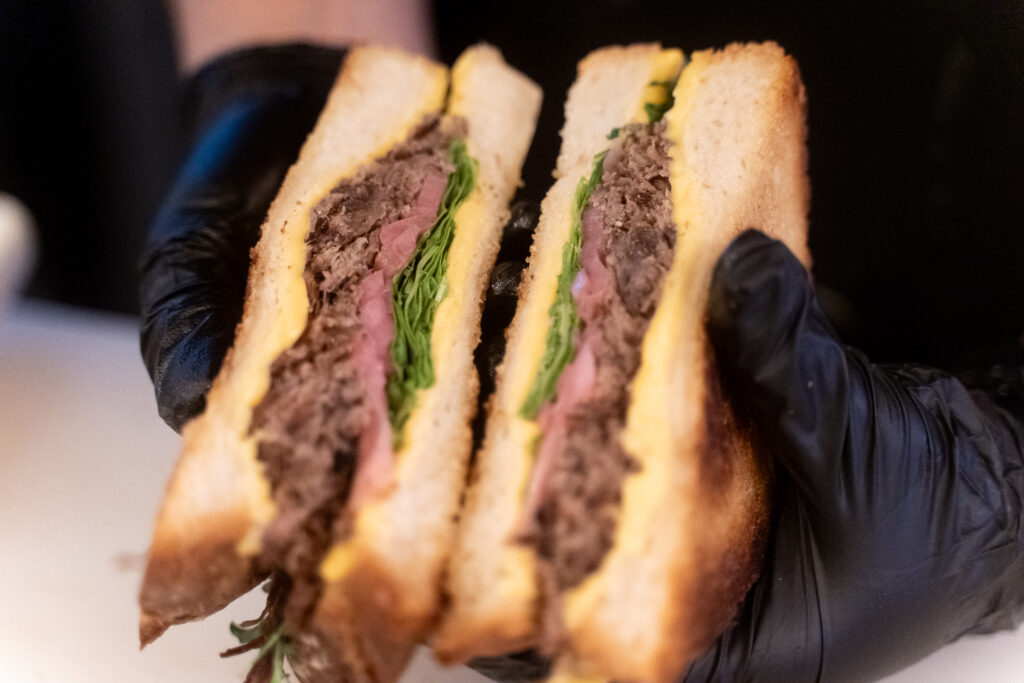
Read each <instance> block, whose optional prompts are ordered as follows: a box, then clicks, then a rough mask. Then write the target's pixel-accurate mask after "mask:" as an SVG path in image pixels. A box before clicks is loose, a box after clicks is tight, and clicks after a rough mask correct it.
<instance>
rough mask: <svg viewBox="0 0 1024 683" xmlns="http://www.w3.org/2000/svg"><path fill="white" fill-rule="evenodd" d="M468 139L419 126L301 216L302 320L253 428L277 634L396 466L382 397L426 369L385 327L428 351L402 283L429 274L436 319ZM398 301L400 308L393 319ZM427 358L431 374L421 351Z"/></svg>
mask: <svg viewBox="0 0 1024 683" xmlns="http://www.w3.org/2000/svg"><path fill="white" fill-rule="evenodd" d="M465 135H466V122H465V120H463V119H461V118H459V117H453V116H437V115H431V116H428V117H426V118H425V119H424V121H423V122H422V123H421V124H420V125H419V126H417V127H416V128H415V129H414V130H413V131H412V133H411V134H410V136H409V137H408V139H406V140H405V141H404V142H402V143H400V144H398V145H396V146H395V147H393V148H392V149H391V150H390V151H389V152H388V153H387V154H386V155H385V156H383V157H382V158H379V159H377V160H375V161H373V162H371V163H369V164H366V165H364V166H362V167H361V168H359V169H358V170H357V171H356V173H355V174H354V175H353V176H351V177H348V178H345V179H343V180H341V181H340V182H339V183H338V184H337V185H336V186H335V187H334V188H333V189H332V190H330V192H328V193H327V195H326V196H324V197H323V198H322V199H321V200H320V202H319V203H318V204H317V205H316V206H315V207H314V208H313V210H312V212H311V216H310V221H311V226H310V230H309V233H308V236H307V238H306V246H307V259H306V268H305V272H304V279H305V283H306V289H307V294H308V298H309V315H308V321H307V324H306V328H305V330H304V331H303V332H302V334H301V335H300V337H299V338H298V340H297V341H296V342H295V343H294V344H293V345H292V346H291V347H290V348H289V349H287V350H285V351H284V352H282V353H281V354H280V356H278V358H277V359H276V360H275V361H274V363H273V364H272V366H271V369H270V385H269V388H268V390H267V393H266V395H265V396H264V398H263V399H262V401H261V402H260V403H259V404H258V405H257V406H256V408H255V409H254V411H253V418H252V425H251V429H252V432H253V434H254V436H255V437H256V440H257V444H258V451H257V452H258V458H259V460H260V462H261V463H263V465H264V468H265V473H266V476H267V479H268V480H269V482H270V486H271V491H272V495H273V498H274V502H275V504H276V506H277V509H278V514H277V516H276V517H275V518H274V519H273V520H271V522H270V523H269V524H268V525H267V527H266V529H265V531H264V533H263V538H262V546H261V552H260V556H259V558H258V564H259V566H260V567H261V568H262V569H263V570H265V571H269V572H273V573H274V576H275V583H277V584H278V585H282V584H283V585H284V586H285V588H284V590H285V592H286V594H287V597H286V599H285V600H284V603H283V604H284V606H283V608H282V609H281V620H282V621H283V623H284V626H285V630H286V631H289V632H295V631H298V630H300V629H301V628H303V626H304V624H305V623H306V621H307V620H308V618H309V616H310V614H311V611H312V609H313V607H314V606H315V604H316V601H317V599H318V597H319V595H320V593H321V591H322V582H321V579H320V577H319V574H318V568H319V564H320V561H321V560H322V558H323V556H324V554H325V553H326V551H327V549H328V548H329V547H330V546H331V545H332V544H333V543H336V542H338V541H339V540H342V539H344V538H345V537H346V536H347V535H348V534H349V533H350V530H351V525H352V519H353V515H354V514H355V511H356V510H357V509H358V507H359V506H360V505H361V504H363V503H365V502H366V501H367V500H371V499H373V498H374V497H376V496H379V495H381V494H382V493H385V492H386V491H387V489H388V487H389V484H390V477H391V473H392V469H393V459H394V457H395V454H394V452H393V443H394V436H393V435H394V433H395V430H393V425H392V415H393V414H394V410H393V407H394V406H393V405H392V406H389V401H388V394H389V393H395V392H389V389H390V388H391V387H389V384H392V385H393V384H394V383H395V377H396V376H401V374H402V373H403V372H404V373H405V374H406V375H408V367H397V366H398V365H399V364H404V366H408V365H409V364H413V363H420V364H422V363H423V362H424V361H423V359H422V357H421V356H418V355H417V354H422V352H423V349H413V350H412V351H410V350H409V349H408V348H405V349H404V351H403V352H401V353H400V354H397V355H396V354H395V352H394V349H393V347H394V346H396V344H394V340H395V338H396V324H395V320H396V317H397V318H399V319H400V320H401V321H402V323H401V325H400V326H399V328H400V329H399V336H400V337H402V338H408V337H410V336H415V335H416V334H419V333H422V330H410V329H409V328H410V327H413V326H416V325H419V326H421V327H423V326H425V327H426V338H427V339H428V340H429V333H430V330H429V326H430V324H431V322H432V312H433V308H432V307H430V306H428V307H427V308H426V309H424V308H423V306H419V308H416V306H413V307H412V308H414V309H415V311H414V312H415V313H416V315H415V316H412V318H415V319H412V320H411V318H410V315H409V314H408V310H407V309H409V308H410V307H409V305H408V302H407V301H406V300H405V299H404V298H399V297H403V296H405V295H406V294H408V290H409V289H410V288H409V287H408V286H406V287H404V288H403V287H401V286H400V284H399V283H401V282H406V283H409V282H412V283H414V284H417V282H418V281H417V278H416V276H417V274H421V273H429V274H431V276H433V275H436V271H437V270H438V269H440V271H441V272H440V277H439V278H435V279H437V280H438V282H436V283H434V284H435V288H434V289H433V290H432V291H430V292H426V295H427V296H428V302H431V303H432V305H433V306H436V299H437V287H439V286H440V285H441V282H442V281H443V276H444V272H443V269H444V265H445V263H446V261H445V258H446V250H447V248H448V246H449V245H450V243H451V234H450V233H451V231H452V229H453V226H452V225H450V219H451V214H452V213H453V212H454V209H455V208H456V207H457V204H458V203H459V202H460V201H462V200H464V199H465V197H466V195H468V193H469V191H470V190H471V189H472V182H473V172H472V162H471V160H469V159H468V157H466V155H465V146H464V143H463V142H462V139H463V138H464V137H465ZM467 165H468V166H469V171H468V179H467V173H466V172H465V171H466V168H465V167H466V166H467ZM446 227H447V230H446V229H445V228H446ZM439 240H440V241H439ZM424 289H429V288H424ZM413 294H414V295H420V296H422V295H423V294H424V292H413ZM442 294H443V292H442ZM396 300H397V301H398V305H399V306H401V307H403V309H402V310H400V311H399V312H398V313H399V315H397V316H396V315H395V312H394V311H393V305H394V302H395V301H396ZM410 320H411V322H410ZM403 326H404V327H403ZM425 352H426V354H427V356H428V359H427V361H426V362H427V363H428V364H429V353H430V349H429V345H428V348H426V350H425ZM399 393H401V392H399ZM389 408H391V409H389ZM406 414H407V409H406ZM394 426H395V427H396V428H397V427H400V426H401V425H400V424H399V425H394Z"/></svg>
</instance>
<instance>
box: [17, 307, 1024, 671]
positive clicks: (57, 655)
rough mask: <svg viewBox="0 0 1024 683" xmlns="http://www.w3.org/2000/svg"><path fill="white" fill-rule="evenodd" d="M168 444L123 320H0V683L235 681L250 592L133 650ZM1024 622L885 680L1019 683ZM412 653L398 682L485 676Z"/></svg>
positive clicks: (23, 315)
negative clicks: (233, 628) (234, 624)
mask: <svg viewBox="0 0 1024 683" xmlns="http://www.w3.org/2000/svg"><path fill="white" fill-rule="evenodd" d="M178 442H179V437H178V436H177V435H176V434H175V433H174V432H173V431H171V430H170V429H169V428H167V427H166V426H165V425H164V424H163V422H161V421H160V418H159V417H157V414H156V407H155V403H154V400H153V394H152V387H151V385H150V383H149V379H148V377H147V376H146V372H145V370H144V368H143V366H142V361H141V359H140V357H139V351H138V341H137V323H136V321H135V320H133V319H130V318H125V317H118V316H109V315H100V314H96V313H86V312H82V311H77V310H74V309H68V308H61V307H55V306H50V305H42V304H38V303H35V304H24V303H23V304H20V305H17V306H15V307H14V308H13V309H12V310H10V311H8V313H7V314H6V316H4V317H0V605H2V606H3V608H2V610H0V681H5V682H14V683H21V682H28V683H33V682H37V681H39V682H43V681H45V682H53V683H58V682H59V683H65V682H86V683H88V682H93V681H95V682H97V683H98V682H100V681H103V682H104V683H106V682H107V681H128V682H131V681H143V682H146V683H163V682H165V681H166V682H167V683H171V682H173V683H181V682H182V681H190V682H191V681H202V682H206V681H209V682H211V683H215V682H216V681H226V682H228V681H241V680H242V678H243V676H244V673H245V670H246V669H247V666H248V664H249V662H250V659H251V655H243V656H241V657H238V658H235V659H229V660H221V659H219V658H218V657H217V652H219V651H220V650H222V649H225V648H227V647H230V646H231V645H233V644H234V639H233V638H232V637H231V635H230V634H229V632H228V628H227V625H228V622H229V621H231V620H235V621H239V620H242V619H246V618H250V617H252V616H255V615H257V614H258V613H259V611H260V609H261V604H260V598H261V595H259V594H250V595H248V596H246V597H245V598H243V599H242V600H240V601H238V602H236V603H235V604H234V605H232V606H231V607H229V608H228V609H227V610H225V611H224V612H222V613H220V614H217V615H215V616H213V617H211V618H209V619H207V620H206V621H205V622H201V623H197V624H190V625H186V626H181V627H177V628H174V629H171V630H170V631H169V632H168V633H167V634H166V635H165V636H164V637H163V638H161V639H160V640H159V641H157V642H156V643H155V644H154V645H152V646H150V647H149V648H147V649H146V651H145V652H142V653H139V651H138V641H137V635H136V622H137V618H138V613H137V607H136V604H135V597H136V591H137V590H138V586H139V581H140V578H141V571H142V557H143V553H144V552H145V549H146V546H147V544H148V542H149V535H150V532H151V526H152V523H153V518H154V515H155V512H156V506H157V504H158V502H159V499H160V495H161V492H162V490H163V486H164V481H165V480H166V478H167V475H168V474H169V472H170V470H171V467H172V465H173V463H174V459H175V457H176V455H177V449H178ZM1022 672H1024V630H1020V629H1019V630H1018V631H1017V632H1015V633H1012V634H1004V635H998V636H990V637H986V638H973V639H966V640H963V641H961V642H959V643H956V644H954V645H952V646H949V647H947V648H946V649H944V650H942V651H940V652H938V653H936V654H935V655H933V656H932V657H930V658H928V659H926V660H925V661H923V662H921V663H919V664H917V665H916V666H914V667H912V668H910V669H907V670H906V671H904V672H902V673H900V674H899V675H897V676H894V677H892V678H890V679H887V682H888V683H917V682H921V683H924V682H928V683H961V682H963V681H985V682H986V683H1011V682H1012V683H1019V682H1020V681H1021V680H1024V673H1022ZM485 680H486V679H484V678H483V677H481V676H478V675H476V674H474V673H472V672H470V671H468V670H465V669H451V670H442V669H441V668H440V667H438V666H437V665H435V664H433V663H432V662H431V660H430V658H429V656H428V655H426V653H424V652H421V653H420V654H419V655H418V656H417V659H416V660H415V662H414V665H413V667H412V668H411V669H410V670H409V671H408V672H407V674H406V676H405V678H404V679H403V683H431V682H436V683H474V682H479V681H485Z"/></svg>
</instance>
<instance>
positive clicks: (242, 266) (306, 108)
mask: <svg viewBox="0 0 1024 683" xmlns="http://www.w3.org/2000/svg"><path fill="white" fill-rule="evenodd" d="M342 56H343V53H342V51H340V50H333V49H328V48H320V47H311V46H308V45H287V46H281V47H261V48H253V49H250V50H244V51H241V52H235V53H232V54H229V55H228V56H226V57H222V58H220V59H218V60H216V61H214V62H212V63H211V64H210V65H208V66H206V67H205V68H203V69H202V70H201V71H200V72H199V73H198V74H196V76H194V77H193V78H192V79H191V81H190V82H189V83H188V85H187V90H186V99H185V106H186V111H185V114H186V117H187V118H188V121H187V125H188V126H189V128H190V129H191V131H192V134H193V137H194V143H193V147H192V150H191V153H190V154H189V156H188V158H187V160H186V162H185V165H184V167H183V168H182V170H181V172H180V173H179V174H178V178H177V180H176V181H175V184H174V186H173V187H172V189H171V191H170V193H169V194H168V196H167V197H166V199H165V200H164V202H163V205H162V206H161V208H160V211H159V212H158V213H157V216H156V219H155V220H154V223H153V227H152V230H151V233H150V236H149V240H148V242H147V245H146V248H145V250H144V253H143V258H142V272H141V285H140V305H141V311H142V334H141V346H142V357H143V359H144V360H145V363H146V368H147V369H148V370H149V375H150V377H151V378H152V379H153V385H154V388H155V390H156V400H157V405H158V407H159V411H160V417H162V418H163V419H164V421H165V422H167V424H169V425H170V426H171V427H173V428H174V429H176V430H180V429H181V426H182V425H183V424H184V423H185V422H186V421H187V420H188V419H190V418H192V417H194V416H195V415H197V414H198V413H200V412H202V409H203V406H204V405H205V396H206V392H207V391H208V390H209V388H210V383H211V382H212V380H213V377H214V376H215V375H216V374H217V371H218V370H219V369H220V365H221V362H222V361H223V359H224V354H225V353H226V352H227V349H228V347H229V346H231V342H232V340H233V339H234V332H235V326H236V325H237V324H238V321H239V319H241V317H242V301H243V299H244V296H245V282H246V274H247V272H248V268H249V249H250V248H251V247H252V246H253V245H254V244H255V243H256V239H257V237H258V236H259V228H260V225H261V224H262V222H263V219H264V217H265V216H266V214H267V209H268V208H269V207H270V202H271V200H272V199H273V198H274V196H275V195H276V194H277V190H278V187H279V186H280V185H281V181H282V180H283V179H284V174H285V172H286V171H287V170H288V167H289V166H290V165H291V164H292V163H294V162H295V159H296V158H297V157H298V154H299V148H300V146H301V145H302V142H303V140H305V139H306V135H308V134H309V131H310V130H311V129H312V128H313V123H314V122H315V121H316V117H317V115H318V114H319V113H320V110H321V109H322V108H323V105H324V101H325V99H326V97H327V92H328V90H329V89H330V87H331V84H332V83H333V81H334V78H335V76H336V75H337V73H338V67H339V65H340V63H341V59H342Z"/></svg>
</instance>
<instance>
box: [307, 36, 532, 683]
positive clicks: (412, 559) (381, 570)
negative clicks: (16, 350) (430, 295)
mask: <svg viewBox="0 0 1024 683" xmlns="http://www.w3.org/2000/svg"><path fill="white" fill-rule="evenodd" d="M540 99H541V93H540V89H539V88H538V87H537V86H536V85H535V84H534V83H533V82H531V81H530V80H528V79H527V78H526V77H524V76H523V75H522V74H520V73H518V72H517V71H515V70H514V69H512V68H511V67H509V66H508V65H507V64H506V63H505V62H504V60H503V59H502V58H501V55H500V54H499V53H498V51H497V50H495V49H494V48H491V47H489V46H479V47H474V48H470V49H469V50H467V51H466V52H465V53H463V55H462V56H461V57H460V58H459V60H458V61H457V62H456V63H455V65H454V67H453V68H452V90H451V96H450V99H449V102H448V107H447V110H446V111H447V113H448V114H451V115H455V116H461V117H463V118H464V119H465V120H466V121H467V122H468V135H467V137H466V146H467V149H468V152H469V155H470V156H471V157H472V158H474V159H476V160H477V161H478V163H479V168H478V172H477V177H476V185H475V187H474V189H473V191H472V193H471V194H470V196H469V197H468V198H467V200H466V201H465V203H463V204H462V206H461V207H460V208H459V210H458V212H457V213H456V216H455V222H456V231H455V238H454V241H453V243H452V246H451V250H450V251H449V255H448V271H447V275H446V280H447V286H448V293H447V296H446V298H445V299H444V300H443V301H442V302H441V304H440V305H439V307H438V309H437V313H436V317H435V320H434V327H433V331H432V333H431V335H432V336H431V352H432V354H433V358H434V368H435V375H436V380H435V383H434V385H433V386H432V387H430V388H429V389H425V390H423V391H421V392H420V393H419V394H418V396H417V408H416V411H415V412H414V413H413V415H412V417H411V418H410V419H409V422H408V423H407V425H406V431H405V438H404V439H403V443H404V447H403V449H402V450H401V451H398V452H396V454H395V459H396V462H397V470H396V473H395V485H394V487H393V488H392V489H391V491H390V492H389V493H388V494H386V495H384V496H382V497H380V498H379V499H377V500H374V501H373V502H371V503H370V504H368V505H366V506H365V507H363V508H362V509H361V510H360V511H359V512H358V515H357V518H356V521H355V525H354V530H353V532H352V533H351V535H350V536H349V537H348V538H347V539H346V540H345V541H343V542H341V543H339V544H337V545H336V546H334V547H333V548H332V549H331V551H330V552H329V553H328V555H327V557H326V559H325V560H324V563H323V565H322V568H321V575H322V577H323V579H324V582H325V588H324V595H323V597H322V598H321V600H320V602H319V604H318V607H317V611H316V614H315V616H314V622H315V629H316V630H317V631H318V632H319V633H320V634H321V635H322V636H323V638H324V639H325V640H326V641H328V642H332V641H333V642H335V643H339V644H341V645H342V646H343V648H345V649H349V650H351V651H354V652H358V653H359V655H360V656H361V657H362V659H363V660H364V661H365V663H366V666H365V669H364V670H363V672H362V673H363V674H365V680H368V681H392V680H395V679H396V678H397V677H398V675H399V674H400V673H401V671H402V669H403V668H404V667H405V664H406V662H407V661H408V658H409V657H410V656H411V654H412V650H413V646H414V645H415V644H416V643H417V642H419V641H420V640H422V638H423V637H424V636H425V634H426V630H427V628H428V627H429V626H430V625H431V623H432V621H433V620H434V618H435V616H436V613H437V611H438V607H439V597H440V591H441V579H442V573H443V570H444V567H445V564H446V563H447V560H448V557H449V554H450V549H451V545H452V542H453V537H454V534H455V528H456V526H455V520H456V516H457V514H458V508H459V503H460V501H461V496H462V492H463V490H464V488H465V482H466V471H467V468H468V465H469V456H470V452H471V449H472V434H471V425H470V423H471V420H472V418H473V415H474V413H475V411H476V401H477V391H478V378H477V374H476V369H475V367H474V365H473V349H474V348H475V347H476V345H477V343H478V341H479V338H480V315H481V311H482V306H483V299H484V295H485V294H486V291H487V283H488V280H489V275H490V271H491V269H492V268H493V266H494V260H495V257H496V256H497V253H498V246H499V243H500V240H501V231H502V226H503V225H504V224H505V222H506V221H507V219H508V215H509V214H508V202H509V200H510V199H511V198H512V195H513V193H514V192H515V189H516V187H517V186H518V184H519V173H520V168H521V166H522V163H523V159H524V158H525V156H526V151H527V149H528V147H529V144H530V140H531V139H532V137H533V130H534V125H535V123H536V118H537V114H538V111H539V108H540ZM345 614H349V615H350V616H349V619H348V621H349V623H343V622H344V619H341V618H339V616H340V615H345Z"/></svg>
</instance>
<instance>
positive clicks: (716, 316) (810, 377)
mask: <svg viewBox="0 0 1024 683" xmlns="http://www.w3.org/2000/svg"><path fill="white" fill-rule="evenodd" d="M708 318H709V320H708V330H709V335H710V337H711V340H712V342H713V344H714V346H715V349H716V352H717V356H718V363H719V365H720V367H721V368H722V372H723V375H724V377H725V379H726V382H727V385H728V386H729V388H730V390H731V391H732V393H733V394H734V396H735V397H736V401H737V402H738V403H739V404H740V407H741V409H743V410H745V412H746V413H747V415H748V417H750V418H751V419H752V420H753V421H754V423H755V424H756V425H757V427H758V428H759V429H760V431H761V433H762V434H763V435H764V436H765V437H766V442H767V443H768V444H769V445H770V446H771V447H772V448H773V451H774V453H773V455H774V457H775V462H776V467H775V469H776V487H775V504H774V513H773V521H772V533H771V537H770V540H769V547H768V550H767V555H766V557H765V564H764V568H763V570H762V573H761V577H760V579H759V580H758V581H757V583H756V584H755V586H754V587H753V589H752V590H751V591H750V593H749V594H748V596H747V598H746V600H745V602H744V603H743V605H742V608H741V611H740V613H739V615H738V617H737V619H736V621H735V623H734V624H733V625H732V626H731V627H730V628H729V629H728V630H727V631H726V633H725V634H724V635H723V636H722V637H721V638H720V639H719V640H718V641H717V642H716V643H715V644H714V646H713V647H712V648H711V649H710V650H709V652H707V653H706V654H705V655H704V656H703V657H702V658H700V659H699V660H698V661H697V662H695V663H694V664H693V665H692V666H691V667H690V670H689V672H688V673H687V675H686V676H685V679H684V680H685V681H686V683H696V682H700V683H704V682H712V681H715V682H722V683H741V682H744V681H764V682H766V683H776V682H777V683H805V682H811V681H814V682H827V683H838V682H842V681H870V680H874V679H877V678H879V677H882V676H885V675H887V674H889V673H892V672H894V671H896V670H898V669H901V668H903V667H906V666H908V665H909V664H911V663H913V662H914V661H916V660H918V659H921V658H922V657H924V656H925V655H927V654H929V653H930V652H932V651H934V650H936V649H938V648H940V647H942V646H943V645H945V644H947V643H949V642H951V641H953V640H955V639H956V638H958V637H960V636H962V635H964V634H967V633H988V632H991V631H996V630H1000V629H1008V628H1013V627H1014V626H1016V625H1017V624H1019V623H1020V622H1021V621H1022V620H1024V424H1022V422H1021V419H1022V417H1024V411H1022V410H1021V406H1024V381H1020V382H1019V384H1018V385H1016V386H1008V385H1007V384H1006V383H1005V382H1004V383H1003V384H1002V385H1001V389H1000V391H999V392H997V394H996V396H997V398H999V399H1000V401H1001V402H1002V403H1004V404H1005V405H1006V406H1009V407H1010V408H1011V410H1010V411H1008V410H1006V409H1005V408H1002V407H1000V406H999V405H997V404H996V403H995V402H993V400H991V399H990V398H989V396H988V395H986V394H985V393H982V392H978V391H969V390H968V389H966V388H965V387H964V385H963V384H961V382H960V381H958V380H957V379H954V378H953V377H951V376H950V375H947V374H945V373H943V372H940V371H938V370H935V369H932V368H926V367H919V366H913V365H902V366H880V365H874V364H872V363H870V362H869V361H868V360H867V359H866V358H865V357H864V356H863V355H862V354H861V353H859V352H857V351H856V350H854V349H850V348H847V347H845V346H843V344H842V343H841V342H840V341H839V340H838V339H837V338H836V336H835V334H834V332H833V330H832V327H831V325H830V324H829V322H828V320H827V319H826V317H825V315H824V313H823V312H822V309H821V307H820V306H819V304H818V302H817V299H816V298H815V296H814V292H813V290H812V288H811V283H810V280H809V277H808V274H807V272H806V271H805V270H804V268H803V266H801V265H800V263H799V262H798V261H797V260H796V259H795V258H794V257H793V255H792V254H791V253H790V252H789V250H788V249H787V248H786V247H785V246H784V245H783V244H782V243H780V242H777V241H775V240H772V239H769V238H768V237H766V236H764V235H763V234H761V233H759V232H756V231H753V230H751V231H747V232H746V233H744V234H742V235H741V236H740V237H738V238H737V239H736V240H735V241H734V242H733V243H732V244H731V245H730V246H729V248H728V249H726V251H725V252H724V254H723V255H722V257H721V259H720V260H719V262H718V265H717V267H716V269H715V273H714V278H713V281H712V286H711V292H710V301H709V310H708ZM1018 357H1019V354H1018ZM1021 372H1024V365H1022V367H1021V369H1020V371H1019V372H1018V374H1020V373H1021ZM1007 374H1008V373H1007V372H1006V369H1005V367H1004V368H1002V371H1001V372H1000V373H999V375H1000V376H1001V377H1006V376H1007ZM1021 376H1022V377H1024V375H1021ZM473 666H474V668H476V669H477V670H478V671H480V672H482V673H484V674H486V675H488V676H491V677H493V678H495V679H497V680H502V681H517V682H518V681H527V680H532V679H534V678H536V677H538V676H541V675H543V674H544V673H545V671H546V662H544V661H543V660H542V659H540V658H539V657H537V656H536V655H535V654H534V653H529V652H527V653H519V654H517V655H512V656H509V657H504V658H488V659H480V660H476V661H475V662H474V663H473Z"/></svg>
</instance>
